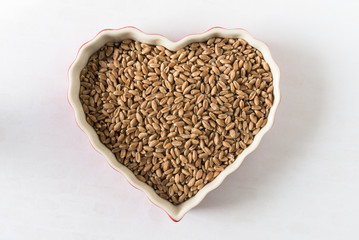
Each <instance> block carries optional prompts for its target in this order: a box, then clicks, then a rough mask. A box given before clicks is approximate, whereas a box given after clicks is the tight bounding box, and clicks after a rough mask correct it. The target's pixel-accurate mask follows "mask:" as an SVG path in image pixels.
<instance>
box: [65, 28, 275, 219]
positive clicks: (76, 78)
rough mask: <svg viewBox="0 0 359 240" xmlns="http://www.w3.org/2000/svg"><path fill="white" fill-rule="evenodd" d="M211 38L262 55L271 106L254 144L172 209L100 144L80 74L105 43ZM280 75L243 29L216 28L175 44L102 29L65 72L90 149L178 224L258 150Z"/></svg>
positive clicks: (158, 37)
mask: <svg viewBox="0 0 359 240" xmlns="http://www.w3.org/2000/svg"><path fill="white" fill-rule="evenodd" d="M211 37H223V38H242V39H244V40H246V41H247V42H248V43H249V44H250V45H252V46H253V47H255V48H257V49H258V50H259V51H261V52H262V54H263V57H264V59H265V60H266V61H267V63H268V64H269V66H270V68H271V71H272V74H273V86H274V93H273V94H274V103H273V106H272V108H271V110H270V113H269V116H268V122H267V124H266V125H265V127H263V128H262V129H261V130H260V132H259V133H258V134H257V135H256V136H255V138H254V141H253V143H252V144H251V145H250V146H249V147H248V148H246V149H245V150H244V151H243V152H242V153H241V154H240V155H239V156H238V157H237V159H236V160H235V162H234V163H233V164H231V165H229V166H228V167H226V169H225V170H224V171H222V172H221V173H220V174H219V175H218V176H217V178H215V180H213V181H212V182H210V183H208V184H207V185H205V186H204V187H203V188H202V189H201V190H200V191H199V192H198V193H197V194H196V195H195V196H194V197H192V198H190V199H189V200H187V201H185V202H183V203H181V204H180V205H177V206H175V205H173V204H172V203H170V202H168V201H167V200H164V199H162V198H160V197H159V196H158V195H157V194H156V193H155V191H154V190H153V189H152V188H151V187H150V186H149V185H147V184H145V183H143V182H141V181H139V180H138V179H137V178H136V177H135V175H134V174H133V173H132V172H131V171H130V170H129V169H128V168H127V167H125V166H124V165H122V164H121V163H119V162H118V161H117V160H116V157H115V155H114V154H113V153H112V152H111V151H110V150H109V149H108V148H107V147H106V146H105V145H103V144H102V143H101V142H100V140H99V138H98V136H97V134H96V132H95V130H94V129H93V128H92V127H91V126H90V125H89V124H88V123H87V121H86V118H85V113H84V111H83V108H82V105H81V102H80V98H79V90H80V71H81V69H82V68H83V67H84V66H85V65H86V64H87V61H88V59H89V58H90V56H91V55H92V54H93V53H95V52H96V51H97V50H98V49H100V48H101V47H102V46H103V45H105V43H107V42H116V41H121V40H125V39H133V40H136V41H140V42H143V43H147V44H151V45H162V46H164V47H166V48H167V49H169V50H172V51H176V50H178V49H180V48H183V47H185V46H187V45H188V44H190V43H192V42H202V41H206V40H207V39H209V38H211ZM279 75H280V73H279V68H278V66H277V64H276V63H275V62H274V61H273V59H272V57H271V54H270V52H269V49H268V47H267V46H266V45H265V44H264V43H263V42H261V41H259V40H257V39H254V38H253V37H252V36H251V35H250V34H249V33H248V32H247V31H245V30H243V29H224V28H220V27H215V28H211V29H209V30H208V31H206V32H204V33H201V34H192V35H188V36H186V37H184V38H182V39H181V40H179V41H177V42H172V41H170V40H168V39H167V38H165V37H163V36H161V35H157V34H145V33H143V32H141V31H140V30H138V29H137V28H134V27H125V28H121V29H105V30H102V31H101V32H99V33H98V34H97V35H96V36H95V37H94V38H93V39H92V40H90V41H88V42H86V43H85V44H83V45H82V46H81V48H80V49H79V51H78V54H77V56H76V59H75V61H74V62H73V63H72V64H71V66H70V68H69V72H68V77H69V91H68V100H69V102H70V104H71V105H72V107H73V109H74V111H75V115H76V121H77V123H78V125H79V127H80V128H81V129H82V130H83V131H84V132H85V133H86V134H87V135H88V137H89V139H90V141H91V144H92V145H93V147H94V148H95V149H96V150H97V151H98V152H100V153H101V154H103V155H104V156H105V157H106V159H107V161H108V163H109V164H110V166H111V167H112V168H114V169H115V170H117V171H119V172H120V173H122V174H123V175H125V177H126V178H127V180H128V182H129V183H130V184H131V185H133V186H134V187H136V188H138V189H140V190H142V191H143V192H145V194H146V195H147V197H148V198H149V199H150V200H151V202H152V203H154V204H155V205H157V206H158V207H160V208H162V209H163V210H165V211H166V212H167V214H168V215H169V216H170V217H171V219H172V220H174V221H179V220H180V219H181V218H182V217H183V216H184V215H185V214H186V213H187V212H188V211H189V210H190V209H192V208H194V207H195V206H197V205H198V204H199V203H200V202H201V201H202V200H203V198H204V197H205V196H206V195H207V194H208V193H209V192H210V191H212V190H213V189H215V188H217V187H218V186H219V185H220V184H221V183H222V182H223V180H224V179H225V178H226V177H227V176H228V175H229V174H230V173H232V172H233V171H235V170H236V169H238V168H239V166H240V165H241V163H242V162H243V159H244V158H245V157H246V156H247V155H248V154H249V153H251V152H253V151H254V150H255V149H256V148H257V147H258V144H259V142H260V141H261V139H262V137H263V135H264V134H265V133H266V132H267V131H268V130H269V129H270V128H271V127H272V125H273V121H274V115H275V112H276V109H277V106H278V104H279V101H280V92H279Z"/></svg>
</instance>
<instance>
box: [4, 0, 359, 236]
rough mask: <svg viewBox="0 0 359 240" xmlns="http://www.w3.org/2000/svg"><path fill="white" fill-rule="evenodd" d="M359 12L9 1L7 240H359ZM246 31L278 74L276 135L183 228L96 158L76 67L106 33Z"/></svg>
mask: <svg viewBox="0 0 359 240" xmlns="http://www.w3.org/2000/svg"><path fill="white" fill-rule="evenodd" d="M358 12H359V2H358V1H355V0H353V1H312V0H301V1H285V0H283V1H258V0H257V1H249V0H246V1H235V0H233V1H219V0H210V1H204V0H202V1H195V0H191V1H184V0H181V1H155V0H152V1H138V0H132V1H121V0H117V1H99V0H98V1H90V0H83V1H74V0H71V1H68V0H63V1H58V2H55V1H46V0H37V1H16V0H9V1H2V2H1V8H0V31H1V33H0V36H1V37H0V69H1V76H0V239H1V240H11V239H21V240H22V239H36V240H41V239H46V240H47V239H52V240H53V239H106V240H111V239H275V240H278V239H285V240H288V239H301V240H302V239H316V240H317V239H326V240H329V239H359V229H358V225H359V150H358V147H359V144H358V143H359V141H358V137H359V127H358V126H359V124H358V123H359V110H358V100H359V79H358V75H359V74H358V68H359V64H358V58H359V57H358V55H359V51H358V44H357V42H358V38H359V33H358V32H359V31H358V30H359V28H358V23H359V17H358V15H359V14H358ZM127 25H133V26H136V27H138V28H140V29H141V30H143V31H144V32H147V33H159V34H162V35H164V36H166V37H168V38H169V39H171V40H173V41H175V40H178V39H180V38H182V37H183V36H184V35H186V34H190V33H199V32H203V31H205V30H207V29H209V28H211V27H213V26H222V27H227V28H234V27H241V28H245V29H247V30H248V31H249V32H250V33H251V34H252V35H253V36H254V37H256V38H258V39H260V40H262V41H264V42H266V43H267V44H268V45H269V47H270V49H271V52H272V55H273V57H274V59H275V61H276V62H277V63H278V65H279V67H280V69H281V74H282V76H281V90H282V96H283V98H282V102H281V105H280V107H279V109H278V115H277V119H276V122H275V126H274V127H273V129H272V130H271V131H270V132H269V133H268V134H267V135H266V136H265V137H264V139H263V141H262V142H261V144H260V147H259V148H258V150H257V151H255V152H254V153H252V154H251V155H250V156H249V157H248V158H247V159H246V160H245V162H244V164H243V165H242V167H241V168H240V169H239V170H238V171H236V172H235V173H234V174H232V175H231V176H229V177H228V178H227V179H226V180H225V182H224V183H223V185H222V186H221V187H219V188H218V189H217V190H215V191H213V192H211V193H210V194H209V195H208V196H207V198H206V199H205V200H204V201H203V202H202V203H201V204H200V205H199V206H198V207H196V208H195V209H193V210H191V211H190V212H189V213H188V214H187V215H186V216H185V217H184V218H183V219H182V221H181V222H179V223H174V222H172V221H171V220H170V219H169V218H168V216H167V215H166V214H165V213H164V212H163V211H162V210H161V209H159V208H157V207H156V206H154V205H152V204H151V203H150V202H149V201H148V200H147V198H146V197H145V195H144V194H143V193H142V192H140V191H138V190H135V189H133V188H132V187H131V186H130V185H129V184H128V183H127V182H126V180H125V179H124V177H123V176H121V175H120V174H119V173H117V172H115V171H114V170H112V169H111V168H110V167H109V166H108V164H107V163H106V160H105V159H104V157H103V156H101V155H100V154H98V153H97V152H95V151H94V150H93V148H92V147H91V146H90V143H89V141H88V139H87V137H86V135H85V134H84V133H83V132H82V131H81V130H80V129H79V128H78V127H77V126H76V123H75V120H74V114H73V111H72V109H71V108H70V106H69V104H68V102H67V99H66V92H67V86H68V84H67V69H68V67H69V65H70V63H71V62H72V61H73V59H74V58H75V55H76V52H77V50H78V48H79V47H80V46H81V44H82V43H84V42H85V41H87V40H89V39H91V38H92V37H93V36H94V35H95V34H96V33H97V32H98V31H100V30H101V29H103V28H120V27H124V26H127Z"/></svg>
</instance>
